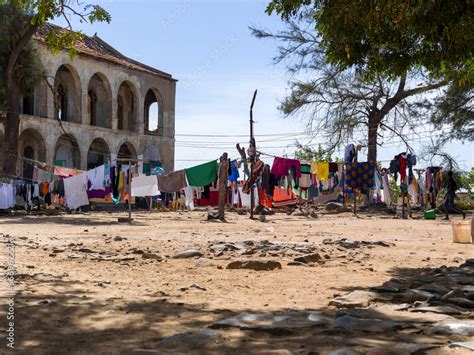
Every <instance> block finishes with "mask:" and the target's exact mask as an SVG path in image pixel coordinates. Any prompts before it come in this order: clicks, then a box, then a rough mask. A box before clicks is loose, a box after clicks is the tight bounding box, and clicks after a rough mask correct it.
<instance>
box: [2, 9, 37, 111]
mask: <svg viewBox="0 0 474 355" xmlns="http://www.w3.org/2000/svg"><path fill="white" fill-rule="evenodd" d="M0 19H1V21H0V72H1V73H5V70H6V66H7V63H8V58H9V55H10V48H12V47H13V46H14V45H15V43H16V42H17V41H18V39H19V37H20V35H21V33H22V32H23V31H24V28H25V27H26V26H28V24H29V23H30V22H31V16H30V15H28V14H27V13H25V12H18V11H17V10H16V9H15V8H14V7H12V6H10V5H0ZM44 73H45V71H44V68H43V65H42V63H41V60H40V57H39V55H38V53H37V51H36V48H35V47H34V46H33V44H32V43H31V42H30V43H28V45H27V46H26V48H25V49H24V50H23V51H22V52H21V54H20V56H19V58H18V60H17V65H16V66H15V77H16V80H17V82H18V83H19V84H20V90H21V92H22V93H23V94H26V95H27V94H31V93H32V92H33V89H34V87H35V85H36V84H37V83H38V82H39V81H40V80H41V78H42V77H43V76H44ZM4 81H5V77H4V75H1V76H0V111H5V110H6V107H7V106H6V94H7V88H6V87H5V82H4Z"/></svg>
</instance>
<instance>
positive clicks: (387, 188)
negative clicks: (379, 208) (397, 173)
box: [382, 169, 392, 206]
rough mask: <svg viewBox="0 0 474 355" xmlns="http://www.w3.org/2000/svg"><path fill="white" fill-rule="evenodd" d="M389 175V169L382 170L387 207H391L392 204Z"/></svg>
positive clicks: (384, 198) (384, 199)
mask: <svg viewBox="0 0 474 355" xmlns="http://www.w3.org/2000/svg"><path fill="white" fill-rule="evenodd" d="M388 174H389V171H387V169H382V184H383V202H385V204H386V205H387V206H390V205H391V204H392V192H391V190H390V185H389V183H388Z"/></svg>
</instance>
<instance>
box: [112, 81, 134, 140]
mask: <svg viewBox="0 0 474 355" xmlns="http://www.w3.org/2000/svg"><path fill="white" fill-rule="evenodd" d="M134 93H135V90H134V87H133V84H131V83H130V82H128V81H125V82H123V83H122V85H120V88H119V91H118V96H117V120H118V129H121V130H125V131H132V132H137V131H138V117H137V111H136V110H135V100H136V95H135V94H134Z"/></svg>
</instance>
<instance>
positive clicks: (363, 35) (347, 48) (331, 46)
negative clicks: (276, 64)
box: [267, 0, 474, 85]
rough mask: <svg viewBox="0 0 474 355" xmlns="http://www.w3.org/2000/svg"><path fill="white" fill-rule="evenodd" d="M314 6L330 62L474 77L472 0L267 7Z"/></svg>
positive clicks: (297, 9) (283, 12)
mask: <svg viewBox="0 0 474 355" xmlns="http://www.w3.org/2000/svg"><path fill="white" fill-rule="evenodd" d="M305 12H311V14H312V16H313V18H314V22H313V26H314V27H315V29H316V30H317V32H318V34H319V36H320V37H321V46H322V47H321V48H322V50H323V51H324V52H325V54H326V60H327V62H328V63H331V64H334V65H337V66H340V67H343V68H351V67H357V68H359V69H361V68H363V69H365V70H366V73H367V75H368V76H369V77H374V76H375V75H376V74H382V75H389V76H391V77H397V76H400V75H402V74H403V73H406V72H408V71H411V70H420V69H422V70H424V71H427V72H429V73H430V75H431V76H433V77H448V78H450V79H455V80H456V81H457V82H458V83H460V84H461V85H463V84H465V83H467V82H472V81H474V26H473V25H472V24H473V23H474V4H473V3H472V1H470V0H450V1H446V0H428V1H406V0H331V1H322V0H272V1H271V2H270V4H269V5H268V7H267V13H268V14H272V13H277V14H278V15H280V16H281V17H282V18H283V19H285V20H288V19H291V18H297V17H299V16H302V14H304V13H305Z"/></svg>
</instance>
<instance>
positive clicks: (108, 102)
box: [88, 73, 112, 128]
mask: <svg viewBox="0 0 474 355" xmlns="http://www.w3.org/2000/svg"><path fill="white" fill-rule="evenodd" d="M88 93H89V95H88V96H89V104H88V111H89V121H90V124H91V125H94V126H98V127H105V128H112V90H111V88H110V84H109V82H108V80H107V78H106V77H105V75H103V74H100V73H96V74H94V75H93V76H92V78H91V80H90V81H89V89H88Z"/></svg>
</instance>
